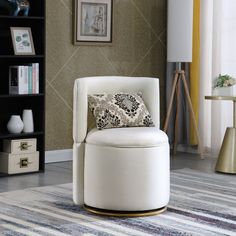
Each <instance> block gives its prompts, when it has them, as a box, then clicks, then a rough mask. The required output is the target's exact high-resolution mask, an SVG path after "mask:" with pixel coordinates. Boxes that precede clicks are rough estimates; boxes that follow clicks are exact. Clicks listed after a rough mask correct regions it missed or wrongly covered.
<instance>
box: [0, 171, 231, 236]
mask: <svg viewBox="0 0 236 236" xmlns="http://www.w3.org/2000/svg"><path fill="white" fill-rule="evenodd" d="M235 180H236V176H233V175H221V174H206V173H201V172H199V171H195V170H190V169H182V170H177V171H172V172H171V200H170V203H169V206H168V210H167V211H166V212H165V213H163V214H161V215H159V216H151V217H139V218H115V217H99V216H95V215H92V214H89V213H88V212H86V211H84V210H83V209H82V208H81V207H78V206H75V205H74V204H73V202H72V199H71V197H72V189H71V188H72V185H71V184H64V185H58V186H48V187H39V188H30V189H26V190H19V191H14V192H7V193H1V194H0V235H8V236H22V235H29V236H39V235H44V236H51V235H56V236H68V235H76V236H77V235H84V236H85V235H86V236H90V235H101V236H108V235H120V236H122V235H133V236H136V235H137V236H142V235H165V236H168V235H204V236H211V235H236V181H235Z"/></svg>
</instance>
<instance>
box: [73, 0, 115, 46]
mask: <svg viewBox="0 0 236 236" xmlns="http://www.w3.org/2000/svg"><path fill="white" fill-rule="evenodd" d="M112 5H113V1H112V0H74V9H75V11H74V44H75V45H97V44H99V45H102V44H104V45H106V44H109V45H111V43H112Z"/></svg>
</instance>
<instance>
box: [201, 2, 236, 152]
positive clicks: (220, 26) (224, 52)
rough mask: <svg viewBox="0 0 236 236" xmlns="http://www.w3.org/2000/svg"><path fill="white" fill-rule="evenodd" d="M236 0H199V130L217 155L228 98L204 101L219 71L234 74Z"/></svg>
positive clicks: (228, 121) (227, 113)
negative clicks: (225, 99) (226, 99)
mask: <svg viewBox="0 0 236 236" xmlns="http://www.w3.org/2000/svg"><path fill="white" fill-rule="evenodd" d="M235 12H236V1H235V0H201V62H200V104H199V105H200V106H199V107H200V110H199V130H200V134H201V137H202V142H203V145H204V147H205V148H207V149H208V150H211V151H212V153H213V155H214V154H215V155H217V154H218V152H219V149H220V146H221V143H222V140H223V137H224V133H225V129H226V127H227V126H229V127H230V126H232V109H233V108H232V102H229V101H213V102H210V101H207V100H205V99H204V96H205V95H210V94H212V81H213V80H214V79H215V78H216V77H217V76H218V75H219V74H220V73H221V74H230V75H231V76H233V77H235V78H236V44H235V40H236V16H235Z"/></svg>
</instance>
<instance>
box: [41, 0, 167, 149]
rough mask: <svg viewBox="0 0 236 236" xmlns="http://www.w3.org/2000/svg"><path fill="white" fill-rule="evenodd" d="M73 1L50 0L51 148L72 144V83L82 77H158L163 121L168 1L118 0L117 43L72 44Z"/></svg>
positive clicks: (48, 132) (48, 144) (48, 102)
mask: <svg viewBox="0 0 236 236" xmlns="http://www.w3.org/2000/svg"><path fill="white" fill-rule="evenodd" d="M72 1H73V0H46V10H47V12H46V13H47V20H46V30H47V32H46V35H47V37H46V48H47V60H46V70H47V74H46V76H47V80H46V81H47V84H46V149H47V150H53V149H66V148H71V145H72V93H73V83H74V80H75V79H76V78H79V77H84V76H95V75H128V76H151V77H159V78H160V89H161V117H162V122H163V115H164V114H163V110H164V100H165V97H164V96H165V92H164V91H165V89H164V86H165V61H166V47H165V45H166V42H165V40H166V2H167V1H166V0H114V2H113V3H114V4H113V22H114V24H113V44H112V46H74V45H73V44H72V29H73V28H72V22H73V20H72Z"/></svg>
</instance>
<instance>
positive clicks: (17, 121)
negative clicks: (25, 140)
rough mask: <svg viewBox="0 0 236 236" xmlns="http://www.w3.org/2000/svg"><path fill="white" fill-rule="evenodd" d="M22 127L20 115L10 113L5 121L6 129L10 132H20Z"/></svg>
mask: <svg viewBox="0 0 236 236" xmlns="http://www.w3.org/2000/svg"><path fill="white" fill-rule="evenodd" d="M23 128H24V124H23V121H22V120H21V118H20V116H18V115H12V116H11V118H10V120H9V121H8V123H7V130H8V131H9V133H11V134H20V133H21V132H22V130H23Z"/></svg>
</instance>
